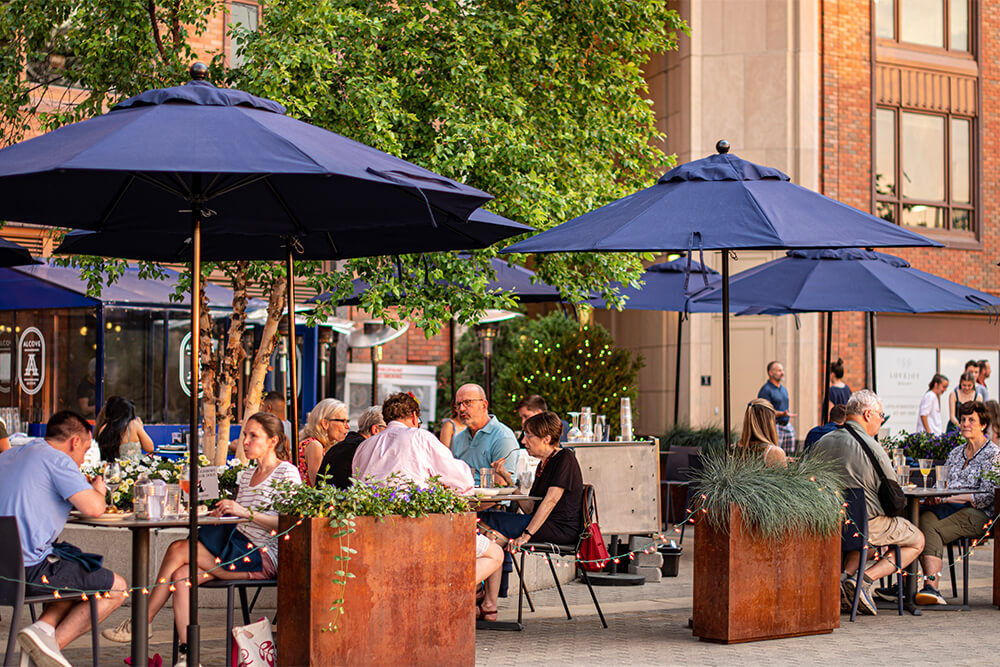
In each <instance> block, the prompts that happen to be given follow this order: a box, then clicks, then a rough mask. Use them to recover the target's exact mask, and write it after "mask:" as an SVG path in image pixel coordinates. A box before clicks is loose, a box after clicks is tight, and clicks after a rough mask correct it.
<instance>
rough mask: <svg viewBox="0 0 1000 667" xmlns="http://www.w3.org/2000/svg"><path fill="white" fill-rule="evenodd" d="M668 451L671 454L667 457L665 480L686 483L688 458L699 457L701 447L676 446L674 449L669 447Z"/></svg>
mask: <svg viewBox="0 0 1000 667" xmlns="http://www.w3.org/2000/svg"><path fill="white" fill-rule="evenodd" d="M670 451H671V452H672V453H671V454H670V456H668V457H667V471H666V472H667V479H669V480H673V481H682V482H683V481H687V476H686V475H685V471H686V470H687V467H688V465H690V464H689V463H688V457H690V456H691V455H692V454H694V455H701V447H686V446H684V445H677V446H676V447H671V448H670Z"/></svg>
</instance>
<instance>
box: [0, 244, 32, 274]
mask: <svg viewBox="0 0 1000 667" xmlns="http://www.w3.org/2000/svg"><path fill="white" fill-rule="evenodd" d="M30 264H41V262H39V261H38V260H36V259H35V258H33V257H32V256H31V251H30V250H28V249H27V248H25V247H24V246H23V245H20V244H18V243H14V242H13V241H8V240H7V239H0V267H3V266H28V265H30Z"/></svg>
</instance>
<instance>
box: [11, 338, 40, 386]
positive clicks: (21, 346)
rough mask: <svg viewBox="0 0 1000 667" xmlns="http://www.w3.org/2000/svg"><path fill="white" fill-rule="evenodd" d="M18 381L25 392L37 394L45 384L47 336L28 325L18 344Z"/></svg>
mask: <svg viewBox="0 0 1000 667" xmlns="http://www.w3.org/2000/svg"><path fill="white" fill-rule="evenodd" d="M17 368H18V373H17V376H18V381H19V382H20V384H21V391H23V392H24V393H25V394H28V395H33V394H37V393H38V392H39V391H41V389H42V385H43V384H45V337H44V336H42V332H41V331H39V330H38V329H36V328H35V327H28V328H27V329H25V330H24V333H22V334H21V340H20V341H19V342H18V344H17Z"/></svg>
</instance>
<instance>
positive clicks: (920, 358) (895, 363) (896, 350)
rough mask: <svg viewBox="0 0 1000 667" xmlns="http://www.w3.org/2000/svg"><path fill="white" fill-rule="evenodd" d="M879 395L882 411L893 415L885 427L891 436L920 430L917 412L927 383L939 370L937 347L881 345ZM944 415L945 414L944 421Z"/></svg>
mask: <svg viewBox="0 0 1000 667" xmlns="http://www.w3.org/2000/svg"><path fill="white" fill-rule="evenodd" d="M875 360H876V365H877V367H878V370H877V375H876V378H877V382H878V395H879V398H881V399H882V411H883V412H885V413H886V414H887V415H889V416H890V419H889V421H888V422H886V424H885V427H886V428H888V429H889V433H890V434H891V435H895V434H897V433H899V432H900V431H908V432H910V433H913V432H914V431H916V430H917V411H918V409H919V407H920V399H921V398H923V396H924V394H925V393H927V385H928V384H929V383H930V381H931V378H932V377H934V374H935V373H936V372H937V350H936V349H934V348H922V347H878V348H876V351H875ZM943 421H944V415H943V414H942V423H943Z"/></svg>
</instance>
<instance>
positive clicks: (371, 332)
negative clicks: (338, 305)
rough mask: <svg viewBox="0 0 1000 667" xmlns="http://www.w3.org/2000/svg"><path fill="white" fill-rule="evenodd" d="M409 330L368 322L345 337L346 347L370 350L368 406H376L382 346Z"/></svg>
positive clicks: (405, 327)
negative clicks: (370, 375)
mask: <svg viewBox="0 0 1000 667" xmlns="http://www.w3.org/2000/svg"><path fill="white" fill-rule="evenodd" d="M409 328H410V325H409V324H408V323H404V324H403V326H401V327H400V328H399V329H393V328H392V327H390V326H389V325H387V324H386V323H385V322H383V321H381V320H369V321H367V322H365V323H364V324H363V325H362V326H361V328H360V329H355V330H354V331H352V332H350V333H349V334H348V335H347V345H348V346H349V347H352V348H370V349H371V357H372V397H371V403H370V405H378V365H379V363H380V362H381V361H382V346H383V345H385V344H386V343H388V342H389V341H391V340H394V339H396V338H399V337H400V336H402V335H403V334H404V333H406V331H407V330H408V329H409Z"/></svg>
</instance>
